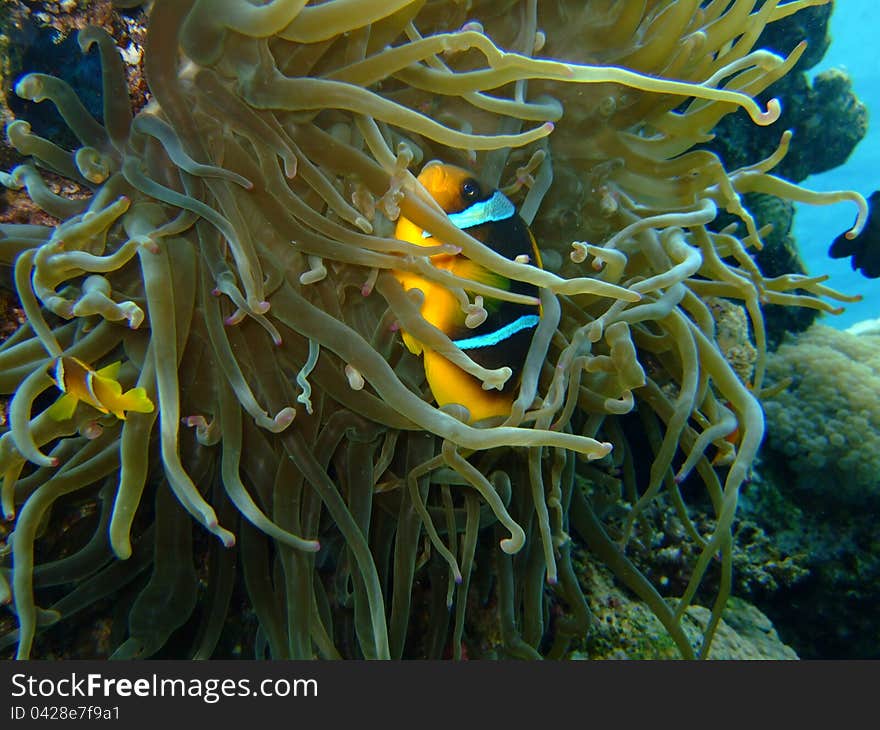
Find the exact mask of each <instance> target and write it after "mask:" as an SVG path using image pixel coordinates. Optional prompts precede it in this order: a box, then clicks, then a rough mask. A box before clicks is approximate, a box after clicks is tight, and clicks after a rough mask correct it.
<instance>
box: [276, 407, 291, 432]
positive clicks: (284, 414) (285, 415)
mask: <svg viewBox="0 0 880 730" xmlns="http://www.w3.org/2000/svg"><path fill="white" fill-rule="evenodd" d="M294 418H296V409H295V408H291V407H290V406H287V408H282V409H281V410H280V411H278V414H277V415H276V416H275V418H274V421H275V425H276V426H278V427H279V428H282V429H283V428H287V427H288V426H289V425H290V424H291V423H293V419H294Z"/></svg>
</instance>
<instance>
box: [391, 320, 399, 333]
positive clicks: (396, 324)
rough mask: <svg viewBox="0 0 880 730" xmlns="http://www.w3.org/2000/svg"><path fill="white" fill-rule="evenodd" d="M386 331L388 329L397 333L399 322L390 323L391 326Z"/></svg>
mask: <svg viewBox="0 0 880 730" xmlns="http://www.w3.org/2000/svg"><path fill="white" fill-rule="evenodd" d="M388 329H389V330H390V331H391V332H397V331H398V330H400V322H397V321H395V322H392V323H391V326H390V327H389V328H388Z"/></svg>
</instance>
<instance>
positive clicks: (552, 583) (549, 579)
mask: <svg viewBox="0 0 880 730" xmlns="http://www.w3.org/2000/svg"><path fill="white" fill-rule="evenodd" d="M558 583H559V578H558V577H557V576H555V575H548V576H547V585H548V586H555V585H557V584H558Z"/></svg>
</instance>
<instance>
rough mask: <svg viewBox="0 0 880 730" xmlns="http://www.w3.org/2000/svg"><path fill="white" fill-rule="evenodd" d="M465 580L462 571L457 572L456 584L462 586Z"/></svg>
mask: <svg viewBox="0 0 880 730" xmlns="http://www.w3.org/2000/svg"><path fill="white" fill-rule="evenodd" d="M463 582H464V578H462V577H461V573H456V574H455V585H457V586H460V585H461V584H462V583H463Z"/></svg>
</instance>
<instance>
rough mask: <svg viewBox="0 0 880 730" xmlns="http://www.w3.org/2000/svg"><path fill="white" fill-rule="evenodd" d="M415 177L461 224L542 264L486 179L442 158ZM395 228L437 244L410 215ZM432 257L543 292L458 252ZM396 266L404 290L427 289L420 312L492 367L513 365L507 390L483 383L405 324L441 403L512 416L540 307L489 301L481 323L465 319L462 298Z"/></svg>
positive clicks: (454, 269) (473, 413)
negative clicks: (468, 322) (489, 387)
mask: <svg viewBox="0 0 880 730" xmlns="http://www.w3.org/2000/svg"><path fill="white" fill-rule="evenodd" d="M418 179H419V182H421V183H422V185H424V187H425V188H426V189H427V191H428V192H429V193H430V194H431V196H432V197H433V198H434V200H436V201H437V203H438V204H439V205H440V207H441V208H443V210H444V211H445V212H446V214H447V215H448V216H449V219H450V220H451V221H452V222H453V223H454V224H455V225H456V226H458V227H459V228H461V229H462V230H465V231H467V232H468V234H470V235H471V236H473V237H474V238H476V239H477V240H478V241H480V242H482V243H484V244H485V245H486V246H488V247H489V248H491V249H493V250H494V251H496V252H497V253H499V254H501V255H502V256H504V257H506V258H508V259H511V260H518V261H521V262H523V261H525V262H528V263H530V264H532V265H534V266H537V267H539V268H540V267H541V266H542V264H541V254H540V252H539V250H538V247H537V244H536V243H535V239H534V236H533V235H532V232H531V231H530V230H529V227H528V225H527V224H526V222H525V221H524V220H523V219H522V218H521V217H520V215H519V214H518V213H517V211H516V208H515V207H514V205H513V203H512V202H511V201H510V199H509V198H507V196H505V195H504V194H503V193H502V192H501V191H500V190H496V189H494V188H490V187H488V186H485V185H483V184H482V183H480V181H479V180H477V178H476V177H474V175H473V174H472V173H470V172H468V171H467V170H464V169H462V168H460V167H455V166H453V165H448V164H444V163H441V162H437V161H434V162H429V163H428V164H427V165H425V167H424V168H423V169H422V172H421V173H420V174H419V177H418ZM394 235H395V238H398V239H399V240H402V241H408V242H410V243H414V244H416V245H419V246H436V245H437V240H436V239H435V238H433V237H432V236H431V234H430V233H429V232H428V231H425V230H424V229H422V228H420V227H419V226H417V225H416V224H415V223H413V222H412V221H410V220H408V219H406V218H400V219H398V222H397V228H396V229H395V233H394ZM431 263H432V264H433V265H434V266H436V267H437V268H438V269H445V270H447V271H450V272H451V273H453V274H455V275H456V276H459V277H461V278H464V279H470V280H472V281H478V282H481V283H483V284H489V285H491V286H494V287H496V288H500V289H503V290H505V291H509V292H512V293H516V294H524V295H527V296H530V297H535V298H537V296H538V289H537V287H536V286H534V285H533V284H528V283H525V282H520V281H512V280H510V279H507V278H506V277H504V276H501V275H500V274H498V273H496V272H493V271H490V270H488V269H486V268H485V267H483V266H481V265H479V264H477V263H475V262H474V261H472V260H470V259H468V258H466V257H465V256H462V255H461V254H458V255H449V254H438V255H435V256H432V257H431ZM394 273H395V276H396V277H397V279H398V280H399V281H400V282H401V284H402V285H403V287H404V289H406V290H407V291H408V290H410V289H420V290H421V291H422V293H423V294H424V301H423V304H422V308H421V315H422V317H423V318H424V319H425V320H426V321H428V322H429V323H431V324H433V325H434V326H435V327H437V328H438V329H439V330H441V331H442V332H444V333H445V334H446V335H447V336H448V337H449V339H450V340H452V342H453V343H454V344H455V345H456V346H457V347H458V348H459V349H460V350H462V351H463V352H465V353H466V354H467V355H468V356H469V357H470V358H471V359H472V360H473V361H474V362H476V363H477V364H479V365H481V366H482V367H484V368H487V369H496V368H501V367H505V366H506V367H509V368H511V370H512V371H513V374H512V375H511V377H510V378H509V379H508V381H507V382H506V383H505V385H504V388H503V389H502V390H500V391H499V390H484V389H483V387H482V383H481V381H479V380H478V379H477V378H475V377H473V376H472V375H470V374H468V373H466V372H464V371H463V370H461V369H460V368H459V367H458V366H456V365H453V364H452V363H451V362H450V361H449V360H447V359H446V358H444V357H443V356H442V355H440V354H438V353H436V352H434V351H433V350H431V349H430V348H428V347H427V346H426V345H424V344H423V343H421V342H419V341H418V340H416V339H415V338H414V337H413V336H412V335H411V334H409V333H408V332H405V331H404V332H403V333H402V334H403V341H404V344H405V345H406V347H407V348H408V349H409V351H410V352H412V353H414V354H416V355H418V354H422V356H423V363H424V368H425V378H426V380H427V381H428V386H429V387H430V389H431V393H432V394H433V396H434V399H435V400H436V401H437V405H439V406H441V407H442V406H444V405H446V404H448V403H461V404H462V405H464V406H466V407H467V408H468V410H469V411H470V417H471V420H472V421H479V420H482V419H484V418H489V417H492V416H508V415H510V410H511V406H512V404H513V399H514V396H515V391H516V389H517V386H518V384H519V376H520V374H521V370H522V365H523V362H524V361H525V358H526V353H527V352H528V349H529V346H530V344H531V341H532V336H533V335H534V332H535V328H536V327H537V326H538V322H539V320H540V316H541V310H540V306H538V305H529V304H520V303H515V302H508V301H501V300H494V299H493V300H490V301H485V300H484V302H483V306H484V308H485V309H486V312H487V315H488V316H487V317H486V319H485V321H484V322H483V323H482V324H480V325H479V326H477V327H473V328H470V327H467V326H466V324H465V313H464V311H463V310H462V308H461V305H460V303H459V301H458V300H457V299H456V297H455V296H454V295H453V293H452V292H451V291H449V289H447V288H446V287H444V286H443V285H442V284H439V283H436V282H433V281H429V280H427V279H425V278H423V277H421V276H418V275H417V274H411V273H409V272H402V271H396V272H394Z"/></svg>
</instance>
